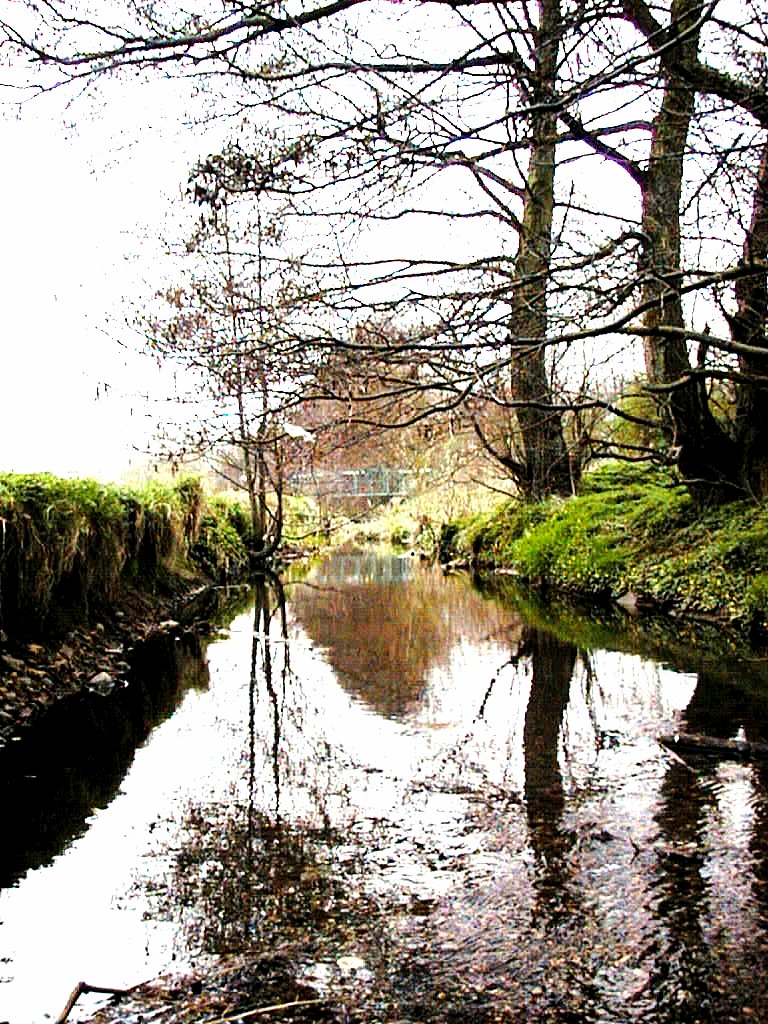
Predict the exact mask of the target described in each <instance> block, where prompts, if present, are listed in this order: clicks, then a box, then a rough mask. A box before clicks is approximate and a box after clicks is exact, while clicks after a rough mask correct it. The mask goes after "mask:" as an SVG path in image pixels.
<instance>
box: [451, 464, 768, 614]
mask: <svg viewBox="0 0 768 1024" xmlns="http://www.w3.org/2000/svg"><path fill="white" fill-rule="evenodd" d="M445 532H446V535H450V536H451V539H452V550H453V552H454V554H455V555H458V556H462V555H463V556H466V557H474V558H475V559H476V560H478V561H480V562H481V563H485V564H493V565H496V566H507V567H509V568H511V569H513V570H514V571H515V572H516V573H517V574H518V575H519V576H521V577H522V578H523V579H528V580H533V581H536V582H538V583H543V584H547V585H550V586H553V587H555V588H558V589H561V590H565V591H572V592H577V593H581V594H588V595H590V596H592V597H595V596H600V597H605V596H613V597H616V596H619V595H620V594H621V593H623V592H626V591H633V592H635V593H636V594H638V595H639V596H640V597H641V598H645V599H648V600H649V601H652V602H654V603H657V604H659V605H661V606H662V607H670V608H672V607H674V608H678V609H683V610H686V611H689V612H692V613H694V614H697V615H701V616H718V617H724V618H727V619H729V620H731V621H733V622H735V623H738V624H744V625H747V624H749V623H750V622H753V621H755V619H756V617H757V618H761V617H762V616H764V615H768V582H766V580H767V579H768V575H767V574H766V567H767V566H768V505H755V504H754V503H751V502H742V503H735V504H731V505H727V506H723V507H719V508H716V509H712V510H708V511H706V512H703V513H699V512H697V511H696V510H695V508H694V506H693V503H692V501H691V499H690V497H689V495H688V493H687V491H686V490H685V489H684V488H683V487H682V486H680V485H679V484H678V483H677V482H676V481H675V479H674V478H673V477H672V476H671V475H670V474H668V473H665V472H664V471H661V470H658V469H643V468H638V467H633V466H631V465H625V464H615V465H607V466H606V467H604V468H602V469H601V470H599V471H597V472H595V473H592V474H590V475H589V476H588V477H587V479H586V480H585V483H584V492H583V494H582V495H581V496H579V497H577V498H571V499H568V500H555V499H550V500H549V501H547V502H542V503H538V504H534V505H525V504H522V503H520V502H509V503H507V504H506V505H505V506H502V507H501V508H499V509H498V510H497V511H496V512H495V513H493V514H491V515H490V516H488V515H486V516H478V517H475V518H474V519H472V520H471V521H463V522H461V523H457V524H450V525H449V526H448V527H446V528H445Z"/></svg>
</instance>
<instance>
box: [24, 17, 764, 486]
mask: <svg viewBox="0 0 768 1024" xmlns="http://www.w3.org/2000/svg"><path fill="white" fill-rule="evenodd" d="M94 6H95V13H94V14H92V15H91V16H89V18H87V19H86V18H84V17H83V16H82V15H80V14H79V13H78V10H77V5H76V4H70V3H69V2H68V0H47V2H46V4H45V6H44V7H43V8H33V7H32V6H31V5H30V7H29V8H28V9H27V11H26V12H25V18H22V19H17V20H16V21H13V19H11V18H10V17H9V16H8V15H6V16H5V18H6V21H5V27H4V31H5V37H6V40H7V45H8V46H9V47H12V48H13V49H14V52H15V53H17V54H23V55H26V56H27V57H28V58H29V59H30V60H31V61H32V62H33V63H35V64H36V65H37V66H39V67H41V69H42V72H41V78H40V82H41V85H45V84H47V83H50V81H51V80H50V79H45V78H44V77H43V73H44V74H45V75H48V74H50V73H52V72H51V69H55V70H56V74H57V75H58V79H57V80H61V81H63V80H70V81H75V82H77V81H90V80H92V79H93V78H94V76H95V77H98V76H99V75H101V74H104V73H107V72H109V73H111V72H114V71H116V70H120V69H122V68H126V67H127V68H131V69H136V68H141V69H144V68H148V69H157V68H162V69H163V70H165V71H169V70H171V69H173V70H175V71H176V72H177V73H180V74H192V75H196V76H201V77H202V80H203V81H205V82H206V83H207V84H208V87H209V88H215V87H216V84H217V83H218V84H219V85H220V103H219V104H217V113H220V112H221V111H227V112H229V113H238V112H239V114H240V115H241V122H242V121H243V120H244V118H245V117H247V119H248V123H249V124H252V125H255V126H256V131H255V132H254V136H253V137H252V139H251V140H250V142H248V144H247V145H245V149H246V151H247V152H248V156H249V159H251V161H252V163H253V164H254V165H255V166H263V164H264V160H263V158H262V156H261V152H260V151H261V148H262V147H261V146H260V144H259V139H258V136H259V134H260V132H261V131H262V127H263V124H264V123H267V122H268V121H269V120H270V119H272V118H276V119H278V121H279V122H280V124H281V125H282V127H283V130H284V131H285V132H286V133H287V134H288V136H289V139H290V142H291V144H292V145H295V146H300V147H301V148H302V150H303V151H304V153H309V154H311V158H312V159H311V173H310V172H302V173H292V174H291V175H290V176H286V177H284V178H282V179H281V180H280V181H279V182H276V183H275V188H276V189H277V191H278V192H279V191H281V190H282V191H283V193H286V194H287V193H290V196H291V201H292V206H291V211H292V213H291V215H292V216H295V217H296V218H300V219H301V222H302V223H303V224H304V225H305V226H308V225H310V224H313V225H315V227H314V228H312V230H313V231H315V233H316V237H320V236H321V235H323V234H324V239H323V245H322V246H319V247H318V249H317V251H316V253H314V254H313V256H312V258H311V259H310V260H306V261H305V264H304V266H305V269H306V270H309V271H310V272H311V273H312V274H313V275H314V276H315V280H316V281H317V285H318V287H317V292H316V300H317V301H316V306H315V314H314V316H313V318H312V322H311V323H307V325H306V326H307V340H309V339H311V343H312V345H313V346H314V350H315V351H318V352H330V351H338V350H339V349H341V350H343V351H344V352H347V353H352V354H353V355H354V356H355V359H356V360H357V361H358V363H364V362H365V361H366V360H368V363H369V365H372V364H373V363H374V362H375V363H376V365H379V366H381V364H382V362H383V361H386V365H387V371H386V373H384V374H382V378H381V380H380V382H379V386H378V387H377V388H374V389H373V390H374V395H373V396H372V402H371V403H369V404H368V405H367V406H366V405H365V403H362V402H361V403H357V404H356V414H359V417H360V419H361V421H366V420H368V421H370V420H374V419H375V418H376V416H375V412H373V411H372V410H374V409H375V408H376V404H375V403H379V406H378V408H381V404H380V403H381V402H382V400H386V398H387V396H389V395H397V397H398V401H399V400H401V399H402V398H403V396H404V395H406V394H408V393H409V391H410V392H411V393H414V394H415V393H417V392H420V393H421V394H423V395H427V394H428V395H429V396H430V402H431V407H432V408H434V409H436V410H439V411H441V412H445V411H446V410H448V409H451V408H454V409H458V408H460V407H466V408H467V409H471V410H472V413H473V415H474V418H475V421H476V423H477V429H478V434H479V436H480V438H481V440H482V443H483V444H484V445H485V447H486V449H487V450H488V451H490V452H492V453H494V455H495V456H497V457H498V458H499V459H500V460H501V461H502V462H503V463H504V464H505V465H506V466H507V467H508V469H509V471H510V473H511V475H512V476H513V477H514V478H515V479H516V480H517V482H518V484H519V485H520V486H521V488H522V490H523V491H525V492H526V493H529V494H531V495H533V496H537V497H539V496H542V495H545V494H547V493H552V492H554V493H567V492H568V491H569V490H570V489H571V488H572V487H573V483H574V479H575V478H576V477H577V473H576V474H574V472H573V464H574V462H576V463H577V464H578V462H579V461H580V460H581V458H582V457H583V455H584V453H588V452H589V451H590V439H589V437H588V436H586V435H585V428H584V424H585V423H586V422H588V416H587V415H586V414H587V413H589V411H590V410H593V409H596V408H605V407H606V406H610V403H609V402H607V401H606V400H605V397H604V396H605V393H606V388H605V380H606V376H607V375H608V374H609V373H611V372H613V370H612V368H611V367H610V366H609V363H610V362H611V360H613V361H614V362H615V361H617V360H618V361H621V360H624V362H625V366H624V371H625V372H624V376H625V377H627V378H630V377H631V376H632V375H633V370H634V369H636V368H637V367H636V365H635V364H634V363H633V362H632V360H633V358H634V355H633V350H632V348H631V342H632V341H633V340H634V339H637V338H639V339H641V340H642V341H643V343H644V348H645V355H646V362H647V366H648V376H649V387H650V388H651V389H652V392H653V394H654V395H655V396H656V397H657V399H658V405H659V410H660V415H661V420H662V422H663V424H664V429H665V437H666V440H665V444H664V446H663V449H662V450H661V451H660V452H659V457H660V458H664V459H667V460H671V461H677V463H678V465H679V468H680V470H681V472H682V474H683V476H684V477H685V479H686V480H687V481H688V482H689V484H690V486H691V488H692V490H693V491H694V493H696V494H697V496H698V497H700V498H701V499H702V500H707V498H708V497H710V496H712V495H717V496H718V497H720V498H732V497H736V496H739V495H742V494H747V493H750V494H762V493H763V492H764V489H765V486H766V484H765V476H766V474H765V470H764V468H763V466H764V463H765V458H764V455H763V454H762V453H761V449H764V448H765V441H764V439H763V433H762V429H761V428H760V427H759V426H758V425H757V423H756V410H757V408H758V406H759V403H760V400H761V394H762V389H763V374H764V371H763V369H762V367H763V366H764V365H765V364H764V357H763V349H764V348H765V314H764V311H763V306H762V305H761V303H762V302H763V298H762V296H763V295H764V292H765V269H766V261H765V245H764V236H765V228H764V223H765V199H764V196H765V174H764V171H763V170H762V169H761V168H762V167H763V164H761V163H760V154H761V153H762V151H763V149H764V146H765V131H766V124H767V123H768V112H767V105H766V99H765V96H766V77H767V75H766V57H765V54H766V49H767V46H766V24H765V17H764V15H762V14H761V13H760V11H759V9H758V8H757V6H756V5H753V4H752V0H746V2H745V4H744V5H742V8H743V9H741V10H740V11H739V12H737V13H736V14H735V15H731V12H729V16H728V17H726V16H724V15H722V14H721V13H720V12H721V8H724V7H725V5H724V4H722V3H717V2H716V0H715V2H711V3H709V4H706V5H705V4H704V3H702V2H698V0H692V2H686V0H664V2H663V3H661V4H658V5H655V6H654V8H653V9H651V8H649V7H648V6H647V5H646V4H645V2H644V0H625V2H623V3H619V2H618V0H617V2H616V3H615V4H614V3H607V4H606V3H605V2H599V3H598V2H587V3H573V2H566V0H539V2H538V3H537V4H536V5H535V6H534V5H531V4H528V3H523V2H513V3H509V4H504V5H499V4H495V3H473V4H463V3H458V4H457V3H455V2H452V3H442V2H437V0H435V2H432V3H426V4H423V5H419V6H411V5H408V6H407V7H406V6H405V5H404V6H402V7H400V6H398V5H381V4H379V5H372V4H370V3H368V2H365V0H339V2H335V3H328V4H323V3H320V4H313V3H311V2H301V0H300V2H298V3H296V4H295V5H287V6H286V5H276V4H274V3H271V2H265V3H261V4H258V5H256V6H255V7H254V6H253V5H250V4H249V5H244V4H241V3H239V2H236V0H228V2H226V3H224V4H223V5H221V7H217V8H215V9H214V8H212V9H211V11H210V12H209V14H208V15H205V14H202V15H197V16H195V17H194V18H191V17H189V16H188V15H185V14H183V13H182V12H180V11H179V12H177V13H176V14H174V12H173V9H172V8H169V13H167V17H165V16H164V15H161V13H159V9H158V8H157V7H156V6H154V5H152V6H150V5H142V4H138V5H136V4H130V5H128V4H126V6H125V7H124V8H121V7H120V6H119V5H117V6H115V5H110V6H109V16H107V12H106V8H105V10H104V11H102V16H101V17H99V14H98V10H99V4H98V3H96V4H95V5H94ZM121 11H122V14H123V15H124V16H123V18H122V19H121V18H120V13H121ZM163 18H165V20H163ZM118 26H119V27H118ZM382 39H383V40H384V43H383V44H382V43H381V42H380V40H382ZM722 40H726V41H727V43H728V46H727V48H726V49H724V48H723V47H722V45H721V42H722ZM230 156H231V154H230ZM225 165H226V167H227V173H226V174H225V175H224V177H225V178H226V183H227V184H226V187H227V188H228V189H230V190H232V191H233V192H236V193H238V194H240V195H245V196H247V195H251V196H252V197H253V196H256V197H258V195H259V194H260V193H259V191H258V188H259V187H260V186H259V185H258V182H257V183H256V184H254V182H253V180H251V178H252V175H251V177H250V178H249V173H250V172H247V168H246V167H245V164H244V163H243V161H242V160H240V159H239V158H238V161H232V160H224V161H222V167H223V166H225ZM724 197H727V198H725V199H724ZM395 229H397V236H396V238H395ZM737 234H738V235H739V236H740V243H739V244H738V245H737V246H736V247H735V248H734V244H733V239H734V236H735V235H737ZM739 249H741V250H742V251H739ZM702 310H704V311H706V315H707V317H708V319H711V321H712V323H713V324H714V326H715V330H709V331H705V329H704V325H703V323H702V322H701V321H702V319H703V317H702ZM377 319H379V320H381V319H385V320H386V319H389V320H393V321H395V322H397V323H398V326H399V329H400V330H402V332H403V336H404V337H405V338H406V339H407V343H406V347H407V349H408V351H407V353H406V351H405V350H404V348H403V347H399V348H398V347H395V348H396V351H395V350H393V346H391V345H386V344H383V343H380V342H379V341H377V340H376V339H375V338H373V337H371V336H370V335H368V336H361V335H359V334H357V335H356V333H355V330H354V328H355V326H356V325H357V324H359V323H366V322H375V321H376V320H377ZM577 352H580V353H582V355H581V356H580V357H578V358H577V356H576V353H577ZM575 362H578V364H579V367H578V373H577V375H576V376H577V384H576V385H573V384H572V383H571V382H569V378H568V373H569V372H570V368H571V365H572V364H573V363H575ZM414 363H417V364H418V365H419V366H421V367H422V368H424V369H423V372H421V373H420V374H419V375H416V376H414V375H413V373H412V372H411V370H410V369H409V368H410V367H412V366H413V365H414ZM585 364H588V365H590V366H591V367H593V369H592V371H591V373H590V374H589V376H588V379H587V381H586V386H585V377H584V373H583V366H584V365H585ZM564 374H565V376H563V375H564ZM723 382H726V383H727V384H728V386H729V387H730V388H731V389H732V392H733V395H734V404H733V409H732V410H731V412H732V415H731V416H730V418H729V419H728V420H727V421H726V422H724V421H723V418H722V416H721V415H719V414H716V412H715V407H714V404H713V399H712V395H713V387H714V385H715V384H722V383H723ZM721 394H722V389H721ZM374 400H375V401H374ZM612 408H613V409H614V411H616V412H617V413H618V414H619V415H626V413H625V411H624V409H623V408H622V405H621V403H618V404H617V405H616V406H613V407H612ZM494 410H497V411H499V410H500V411H503V412H504V413H505V417H504V418H505V420H506V425H505V430H506V431H507V434H508V437H507V439H506V440H505V441H504V443H503V444H501V443H500V442H499V436H498V434H497V433H494V431H495V429H496V428H495V426H494V422H495V417H496V414H495V413H494ZM496 419H497V417H496ZM573 423H576V426H573V425H572V424H573ZM579 424H580V426H579ZM603 441H604V439H603V440H601V444H602V443H603ZM569 446H570V448H571V451H569ZM625 451H627V452H629V449H625ZM643 454H645V453H643Z"/></svg>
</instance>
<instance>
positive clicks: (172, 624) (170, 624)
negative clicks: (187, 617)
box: [157, 619, 179, 633]
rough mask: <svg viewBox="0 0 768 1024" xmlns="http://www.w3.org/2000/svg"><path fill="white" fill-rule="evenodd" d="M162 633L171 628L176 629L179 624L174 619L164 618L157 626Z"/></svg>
mask: <svg viewBox="0 0 768 1024" xmlns="http://www.w3.org/2000/svg"><path fill="white" fill-rule="evenodd" d="M157 628H158V629H159V630H162V632H164V633H170V632H171V630H173V629H178V628H179V624H178V622H177V621H176V620H175V619H166V620H165V622H161V623H160V624H159V625H158V627H157Z"/></svg>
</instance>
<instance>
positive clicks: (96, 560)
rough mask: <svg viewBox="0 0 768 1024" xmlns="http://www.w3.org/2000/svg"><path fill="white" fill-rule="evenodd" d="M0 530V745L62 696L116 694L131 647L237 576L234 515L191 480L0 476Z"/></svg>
mask: <svg viewBox="0 0 768 1024" xmlns="http://www.w3.org/2000/svg"><path fill="white" fill-rule="evenodd" d="M0 526H1V527H2V533H1V534H0V745H4V744H5V743H6V742H7V741H8V740H9V739H10V738H11V737H13V736H15V735H17V734H18V733H19V731H20V730H21V729H23V728H24V727H25V726H26V725H28V724H29V723H31V722H33V721H35V720H36V719H37V718H38V717H39V716H40V715H41V714H42V713H43V712H44V711H45V710H46V709H47V708H48V707H50V706H51V705H52V704H53V703H55V702H56V701H58V700H60V699H62V698H64V697H67V696H69V695H70V694H72V693H76V692H78V691H80V690H82V689H83V688H90V689H93V690H96V691H97V692H107V691H109V690H110V689H112V688H114V687H116V686H121V685H123V684H124V681H125V679H126V676H127V674H128V672H129V670H130V661H131V652H132V651H133V649H134V648H135V647H136V645H137V644H140V643H141V642H142V641H143V640H145V639H146V638H147V637H148V636H150V635H151V634H152V633H153V632H157V631H158V630H161V631H162V630H164V631H169V630H174V629H180V628H183V627H181V626H179V622H186V621H187V620H189V619H190V614H189V611H188V610H189V609H190V607H191V602H192V601H193V599H194V598H195V597H196V595H198V594H200V593H201V592H202V591H204V590H205V589H206V588H207V587H210V586H211V584H212V583H214V582H221V581H224V580H233V579H237V578H238V577H240V576H242V575H243V574H244V573H245V572H246V571H247V568H248V550H247V518H246V516H245V514H244V513H243V511H242V509H241V508H240V507H239V506H237V505H235V504H233V503H226V502H223V501H221V500H219V499H211V498H208V497H207V496H206V495H205V494H204V492H203V489H202V487H201V485H200V482H199V481H198V480H195V479H184V480H181V481H179V482H178V483H175V484H172V485H163V484H152V485H149V486H145V487H143V488H138V489H137V488H127V487H118V486H109V485H102V484H99V483H96V482H95V481H92V480H62V479H59V478H57V477H54V476H50V475H47V474H35V475H18V474H2V475H0ZM185 610H187V611H186V612H185Z"/></svg>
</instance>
